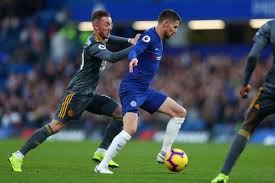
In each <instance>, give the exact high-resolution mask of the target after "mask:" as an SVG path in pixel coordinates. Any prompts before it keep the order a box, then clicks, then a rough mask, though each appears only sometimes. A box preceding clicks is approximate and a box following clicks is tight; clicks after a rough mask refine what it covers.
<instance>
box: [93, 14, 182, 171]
mask: <svg viewBox="0 0 275 183" xmlns="http://www.w3.org/2000/svg"><path fill="white" fill-rule="evenodd" d="M180 22H181V18H180V16H179V15H178V14H177V13H176V12H175V11H173V10H170V9H166V10H164V11H163V12H162V13H161V14H160V16H159V18H158V25H157V26H156V27H153V28H150V29H148V30H147V31H145V32H144V33H143V34H142V36H141V37H140V39H139V41H138V42H137V44H136V45H135V46H134V47H133V48H132V49H131V51H130V53H129V55H128V59H129V60H130V62H129V73H127V74H126V76H125V77H124V79H123V80H122V82H121V85H120V90H119V95H120V100H121V104H122V113H123V125H124V127H123V130H122V131H121V132H120V133H119V134H118V135H117V136H116V137H115V138H114V139H113V141H112V143H111V145H110V146H109V148H108V150H107V152H106V154H105V157H104V158H103V160H102V161H101V163H100V164H99V165H97V166H96V167H95V172H96V173H103V174H112V173H113V172H112V171H110V170H109V169H108V162H110V161H111V160H112V159H113V158H114V157H115V156H116V155H117V154H118V152H119V151H120V150H121V149H122V148H123V146H124V145H125V144H126V143H127V142H128V141H129V140H130V139H131V137H132V136H133V135H134V134H135V132H136V129H137V123H138V109H139V108H142V109H144V110H145V111H147V112H149V113H151V114H152V113H154V112H161V113H164V114H167V115H168V116H170V117H171V119H170V120H169V122H168V124H167V127H166V132H165V136H164V141H163V145H162V148H161V151H160V152H159V153H158V155H157V161H158V162H160V163H164V156H165V154H166V153H167V152H168V151H169V150H170V149H171V146H172V144H173V142H174V140H175V138H176V136H177V134H178V132H179V130H180V128H181V125H182V123H183V122H184V120H185V116H186V110H185V109H184V108H183V107H182V106H180V105H179V104H177V103H176V102H175V101H174V100H172V99H171V98H169V97H167V96H166V95H164V94H162V93H160V92H158V91H156V90H154V89H152V88H151V87H150V85H151V83H152V80H153V77H154V75H155V74H156V72H157V70H158V68H159V64H160V61H161V56H162V51H163V43H162V40H164V39H169V38H170V37H172V36H173V35H174V34H175V33H176V31H177V28H178V26H179V24H180Z"/></svg>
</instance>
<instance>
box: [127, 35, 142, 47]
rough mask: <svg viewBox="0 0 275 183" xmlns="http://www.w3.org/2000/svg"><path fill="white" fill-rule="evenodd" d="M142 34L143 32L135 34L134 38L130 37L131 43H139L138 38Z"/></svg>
mask: <svg viewBox="0 0 275 183" xmlns="http://www.w3.org/2000/svg"><path fill="white" fill-rule="evenodd" d="M140 35H141V34H136V36H135V37H134V38H130V39H129V43H131V44H134V45H135V44H136V43H137V41H138V39H139V38H140Z"/></svg>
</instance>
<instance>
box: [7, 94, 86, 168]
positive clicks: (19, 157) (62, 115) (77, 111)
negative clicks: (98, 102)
mask: <svg viewBox="0 0 275 183" xmlns="http://www.w3.org/2000/svg"><path fill="white" fill-rule="evenodd" d="M78 98H79V97H77V96H75V93H72V92H66V93H65V94H64V96H63V99H62V102H61V103H60V104H59V105H58V108H57V110H56V113H55V119H53V120H52V121H51V122H50V123H49V124H47V125H45V126H44V127H42V128H40V129H38V130H36V131H35V132H34V133H33V134H32V136H31V137H30V138H29V139H28V140H27V141H26V142H25V144H23V146H22V147H21V148H20V149H19V150H18V151H16V152H14V153H12V155H11V156H10V157H9V161H10V163H11V166H12V169H13V170H14V171H17V172H21V171H22V169H21V165H22V162H23V158H24V156H25V155H26V154H27V153H28V152H29V151H30V150H32V149H35V148H36V147H37V146H39V145H40V144H41V143H43V142H44V141H45V140H46V139H47V138H48V137H49V136H51V135H53V134H55V133H57V132H58V131H60V130H61V129H62V128H64V127H65V124H66V123H68V122H69V121H71V120H75V119H78V118H79V116H80V115H81V113H82V112H83V110H84V108H85V106H83V105H80V104H81V103H83V102H79V99H78ZM84 104H85V103H84Z"/></svg>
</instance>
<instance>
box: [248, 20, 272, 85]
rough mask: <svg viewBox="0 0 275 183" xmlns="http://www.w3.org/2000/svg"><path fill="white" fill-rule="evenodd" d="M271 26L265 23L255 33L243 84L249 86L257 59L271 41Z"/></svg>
mask: <svg viewBox="0 0 275 183" xmlns="http://www.w3.org/2000/svg"><path fill="white" fill-rule="evenodd" d="M269 32H270V27H269V25H268V24H265V25H264V26H263V27H262V28H261V29H260V30H259V31H258V32H257V33H256V35H255V37H254V44H253V46H252V48H251V50H250V52H249V54H248V57H247V61H246V64H245V71H244V77H243V86H244V87H245V86H247V85H248V83H249V80H250V77H251V75H252V73H253V71H254V69H255V67H256V64H257V60H258V58H259V57H260V54H261V52H262V50H263V49H264V48H265V47H266V45H267V44H268V43H269V34H268V33H269Z"/></svg>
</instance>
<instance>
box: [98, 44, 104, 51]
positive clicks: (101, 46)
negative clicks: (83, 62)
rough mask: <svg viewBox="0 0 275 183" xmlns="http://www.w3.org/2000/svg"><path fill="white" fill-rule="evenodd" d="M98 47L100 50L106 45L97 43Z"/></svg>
mask: <svg viewBox="0 0 275 183" xmlns="http://www.w3.org/2000/svg"><path fill="white" fill-rule="evenodd" d="M98 48H99V49H101V50H105V49H106V46H104V45H102V44H100V45H98Z"/></svg>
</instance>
